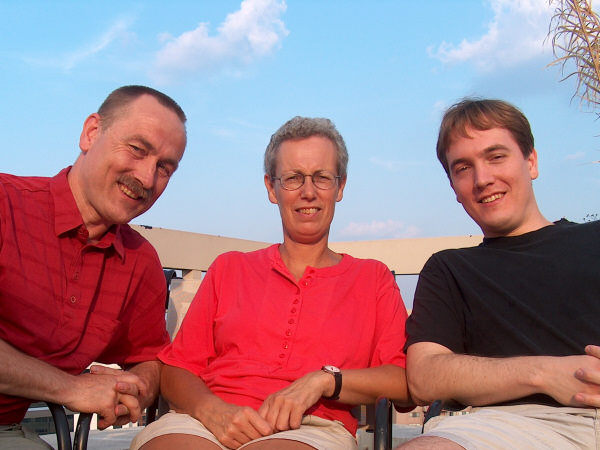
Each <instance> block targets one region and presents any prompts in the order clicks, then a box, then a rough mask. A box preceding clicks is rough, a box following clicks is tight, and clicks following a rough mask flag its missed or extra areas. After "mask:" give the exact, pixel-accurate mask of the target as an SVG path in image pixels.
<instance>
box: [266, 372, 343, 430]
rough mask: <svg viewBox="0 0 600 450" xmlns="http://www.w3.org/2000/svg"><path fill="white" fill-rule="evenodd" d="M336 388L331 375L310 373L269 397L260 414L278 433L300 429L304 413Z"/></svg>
mask: <svg viewBox="0 0 600 450" xmlns="http://www.w3.org/2000/svg"><path fill="white" fill-rule="evenodd" d="M334 388H335V380H334V378H333V376H332V375H331V374H329V373H326V372H323V371H322V370H317V371H315V372H310V373H308V374H306V375H304V376H303V377H302V378H299V379H297V380H296V381H294V382H293V383H292V384H290V385H289V386H288V387H286V388H285V389H282V390H280V391H278V392H275V393H273V394H271V395H269V396H268V397H267V398H266V399H265V401H264V402H263V404H262V405H261V407H260V408H259V409H258V413H259V414H260V416H261V417H263V418H264V419H265V420H266V421H267V422H268V423H269V424H270V425H271V427H273V429H274V430H275V431H276V432H277V431H285V430H290V429H298V428H300V424H301V422H302V415H303V414H304V412H305V411H306V410H307V409H308V408H310V407H311V406H313V405H314V404H315V403H317V402H318V401H319V399H320V398H321V397H322V396H323V395H327V394H332V393H333V390H334Z"/></svg>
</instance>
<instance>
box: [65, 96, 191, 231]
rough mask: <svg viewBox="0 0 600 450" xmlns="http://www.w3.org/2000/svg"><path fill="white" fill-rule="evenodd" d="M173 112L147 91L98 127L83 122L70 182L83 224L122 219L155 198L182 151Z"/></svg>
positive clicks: (96, 122)
mask: <svg viewBox="0 0 600 450" xmlns="http://www.w3.org/2000/svg"><path fill="white" fill-rule="evenodd" d="M185 144H186V136H185V127H184V125H183V124H182V123H181V121H180V120H179V118H178V117H177V115H176V114H175V113H174V112H173V111H171V110H169V109H168V108H165V107H164V106H162V105H161V104H160V103H158V101H157V100H155V99H154V98H153V97H151V96H149V95H143V96H141V97H139V98H137V99H136V100H134V101H132V102H131V103H129V104H128V105H127V106H125V107H124V108H123V110H121V111H118V112H117V113H116V116H115V117H114V120H113V121H112V123H111V124H110V125H109V126H108V127H107V128H103V127H102V126H101V122H100V118H99V116H98V115H97V114H92V115H91V116H90V117H88V119H87V120H86V122H85V124H84V128H83V131H82V134H81V138H80V148H81V150H82V152H83V153H82V155H81V156H80V157H79V159H78V161H77V162H76V165H77V164H78V163H80V174H79V176H78V177H77V181H76V182H75V183H76V186H72V189H73V193H74V195H75V198H76V200H77V204H78V207H79V209H80V212H81V214H82V217H83V219H84V223H85V224H86V226H88V227H89V226H90V225H104V226H106V228H108V227H110V226H111V225H112V224H115V223H127V222H129V221H130V220H131V219H133V218H134V217H137V216H139V215H140V214H142V213H143V212H145V211H147V210H148V209H149V208H150V207H151V206H152V205H153V204H154V202H155V201H156V200H157V199H158V197H160V195H161V194H162V193H163V191H164V190H165V188H166V187H167V183H168V182H169V178H170V176H171V175H172V174H173V173H174V172H175V170H176V169H177V167H178V164H179V161H180V160H181V157H182V156H183V151H184V149H185Z"/></svg>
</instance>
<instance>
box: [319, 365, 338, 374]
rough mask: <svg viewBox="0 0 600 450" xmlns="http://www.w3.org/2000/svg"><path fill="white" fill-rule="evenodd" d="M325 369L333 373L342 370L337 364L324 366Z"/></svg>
mask: <svg viewBox="0 0 600 450" xmlns="http://www.w3.org/2000/svg"><path fill="white" fill-rule="evenodd" d="M323 370H326V371H327V372H331V373H338V372H341V370H340V369H338V368H337V367H335V366H323Z"/></svg>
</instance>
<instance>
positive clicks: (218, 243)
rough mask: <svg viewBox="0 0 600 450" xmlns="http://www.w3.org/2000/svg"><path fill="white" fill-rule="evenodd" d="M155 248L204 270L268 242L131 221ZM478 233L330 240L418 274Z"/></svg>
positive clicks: (164, 259) (169, 260)
mask: <svg viewBox="0 0 600 450" xmlns="http://www.w3.org/2000/svg"><path fill="white" fill-rule="evenodd" d="M132 227H133V228H134V229H135V230H137V231H138V232H140V233H141V234H142V235H143V236H144V237H146V239H148V240H149V241H150V242H151V243H152V245H154V247H155V248H156V250H157V252H158V255H159V256H160V260H161V263H162V265H163V267H170V268H173V269H185V270H200V271H206V270H207V269H208V267H209V266H210V265H211V263H212V262H213V261H214V260H215V258H216V257H217V256H219V255H220V254H221V253H224V252H228V251H231V250H238V251H242V252H249V251H253V250H258V249H260V248H264V247H267V246H269V245H271V243H268V242H259V241H249V240H245V239H236V238H227V237H222V236H213V235H209V234H201V233H190V232H187V231H176V230H169V229H166V228H156V227H153V228H149V227H144V226H140V225H132ZM481 240H482V237H481V236H455V237H436V238H417V239H384V240H379V241H352V242H332V243H330V247H331V249H332V250H334V251H336V252H339V253H348V254H350V255H352V256H354V257H357V258H372V259H378V260H380V261H382V262H383V263H385V264H386V265H387V266H388V267H389V268H390V270H393V271H395V272H396V273H397V274H398V275H409V274H418V273H419V271H420V270H421V268H422V267H423V264H425V261H427V258H429V257H430V256H431V255H432V254H433V253H435V252H437V251H440V250H443V249H446V248H460V247H471V246H474V245H477V244H479V243H480V242H481Z"/></svg>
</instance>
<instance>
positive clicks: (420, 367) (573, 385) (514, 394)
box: [407, 342, 600, 407]
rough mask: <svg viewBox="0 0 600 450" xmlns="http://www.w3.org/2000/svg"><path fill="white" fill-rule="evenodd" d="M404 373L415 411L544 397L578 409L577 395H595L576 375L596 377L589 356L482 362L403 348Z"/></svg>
mask: <svg viewBox="0 0 600 450" xmlns="http://www.w3.org/2000/svg"><path fill="white" fill-rule="evenodd" d="M407 367H408V371H407V375H408V386H409V389H410V392H411V395H412V397H413V399H414V400H415V402H416V403H417V404H419V405H425V404H428V403H430V402H431V401H433V400H434V399H436V398H441V399H451V400H455V401H457V402H460V403H462V404H465V405H473V406H483V405H491V404H496V403H500V402H505V401H510V400H515V399H519V398H522V397H527V396H529V395H533V394H545V395H548V396H550V397H552V398H553V399H554V400H556V401H557V402H559V403H561V404H563V405H568V406H576V407H583V406H586V404H585V403H583V401H582V400H581V396H579V397H577V398H576V396H577V394H585V395H588V396H599V395H600V385H599V384H597V383H594V382H590V381H586V380H581V379H579V377H578V376H577V375H576V374H577V373H578V372H579V369H582V368H583V369H585V370H587V371H593V372H600V360H599V359H598V358H596V357H594V356H591V355H570V356H519V357H511V358H486V357H480V356H470V355H459V354H454V353H452V352H451V351H450V350H449V349H447V348H446V347H443V346H441V345H439V344H435V343H432V342H420V343H417V344H413V345H411V346H410V347H409V349H408V352H407ZM578 399H579V400H578Z"/></svg>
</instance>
